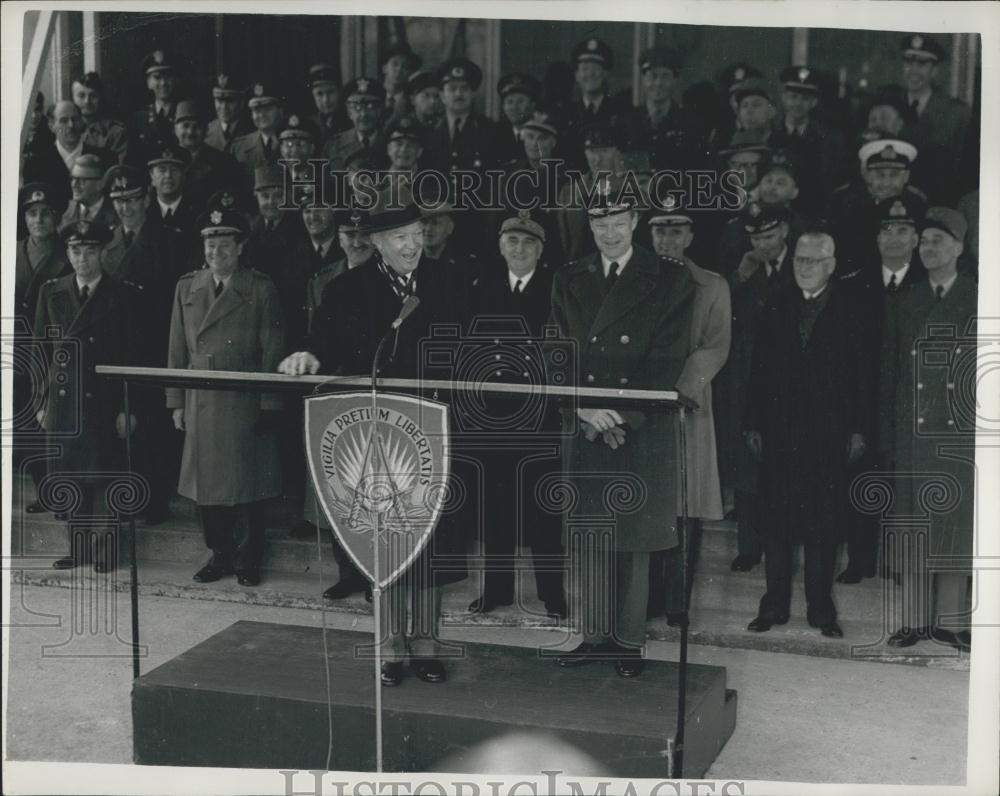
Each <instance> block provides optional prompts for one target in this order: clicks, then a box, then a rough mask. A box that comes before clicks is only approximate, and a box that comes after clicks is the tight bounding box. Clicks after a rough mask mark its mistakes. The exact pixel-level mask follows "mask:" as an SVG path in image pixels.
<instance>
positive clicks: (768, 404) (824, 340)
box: [744, 233, 874, 638]
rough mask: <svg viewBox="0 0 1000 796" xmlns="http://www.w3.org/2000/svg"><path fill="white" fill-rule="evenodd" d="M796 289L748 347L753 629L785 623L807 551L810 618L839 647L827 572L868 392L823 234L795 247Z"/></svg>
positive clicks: (842, 520)
mask: <svg viewBox="0 0 1000 796" xmlns="http://www.w3.org/2000/svg"><path fill="white" fill-rule="evenodd" d="M792 264H793V268H794V272H795V285H794V286H790V287H789V288H787V289H785V290H782V291H781V292H780V293H778V294H777V295H775V296H774V297H773V298H772V299H771V301H769V302H768V304H767V306H766V307H765V308H764V312H763V315H762V316H761V320H760V326H759V327H758V330H757V337H756V340H755V342H754V349H753V351H754V364H753V369H752V371H751V376H750V394H749V397H748V405H747V416H746V421H745V425H744V428H745V429H746V435H745V436H746V441H747V444H748V445H749V447H750V449H751V451H752V452H753V454H754V456H755V458H757V459H758V461H760V463H761V470H760V491H761V515H762V522H761V530H762V532H763V536H764V564H765V570H766V575H767V592H766V593H765V594H764V596H763V597H762V598H761V601H760V609H759V612H758V615H757V617H756V618H755V619H754V620H753V621H752V622H751V623H750V625H749V628H748V629H749V630H751V631H754V632H764V631H766V630H770V629H771V626H772V625H781V624H785V623H786V622H787V621H788V617H789V609H790V603H791V598H792V557H793V553H794V550H795V547H796V545H798V544H803V545H804V546H805V589H806V603H807V606H808V608H807V619H808V621H809V624H810V625H811V626H812V627H818V628H820V630H821V632H822V634H823V635H824V636H828V637H830V638H841V637H842V636H843V632H842V631H841V629H840V625H838V624H837V611H836V608H835V606H834V604H833V597H832V596H831V590H832V588H833V568H834V565H835V563H836V552H837V545H838V543H840V542H842V541H844V533H845V527H846V524H847V508H848V505H849V504H848V499H849V495H848V489H849V485H850V479H849V477H848V474H849V471H850V470H849V468H850V465H851V464H854V463H855V462H857V461H858V460H859V459H860V458H861V456H862V455H863V453H864V450H865V445H866V444H867V442H866V441H867V440H870V439H871V435H872V431H871V429H872V426H873V425H874V413H873V412H872V411H871V410H870V406H871V401H870V399H869V394H870V391H871V389H872V387H871V379H870V377H869V370H868V367H867V360H866V358H865V354H864V348H863V346H862V345H861V343H862V341H863V337H862V333H861V325H860V322H859V320H858V318H857V314H856V312H855V311H854V305H853V302H852V301H851V298H850V296H849V294H848V292H847V291H846V290H844V289H843V287H842V286H840V285H838V284H836V283H835V282H833V281H831V280H830V277H831V275H832V274H833V272H834V269H835V267H836V264H837V261H836V257H835V256H834V243H833V239H832V238H831V237H830V236H829V235H826V234H824V233H807V234H804V235H802V236H801V237H800V238H799V241H798V243H797V244H796V247H795V257H794V259H793V260H792Z"/></svg>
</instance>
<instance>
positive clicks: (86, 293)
mask: <svg viewBox="0 0 1000 796" xmlns="http://www.w3.org/2000/svg"><path fill="white" fill-rule="evenodd" d="M88 298H90V287H89V286H88V285H84V286H83V287H81V288H80V303H81V304H85V303H86V301H87V299H88Z"/></svg>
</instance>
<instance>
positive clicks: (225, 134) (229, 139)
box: [205, 73, 253, 152]
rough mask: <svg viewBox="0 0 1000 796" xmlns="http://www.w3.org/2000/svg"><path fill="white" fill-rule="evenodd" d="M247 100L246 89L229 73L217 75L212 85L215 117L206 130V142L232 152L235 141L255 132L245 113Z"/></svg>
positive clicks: (223, 150) (220, 149)
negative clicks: (233, 79) (235, 81)
mask: <svg viewBox="0 0 1000 796" xmlns="http://www.w3.org/2000/svg"><path fill="white" fill-rule="evenodd" d="M245 101H246V89H244V88H242V87H240V86H237V85H235V84H234V83H233V81H232V79H231V78H230V77H229V75H227V74H224V73H220V74H218V75H216V77H215V85H214V86H212V102H213V104H214V105H215V118H214V119H212V121H210V122H209V123H208V129H207V130H206V131H205V143H206V144H208V145H209V146H210V147H214V148H215V149H218V150H219V151H220V152H230V150H231V149H232V146H233V141H235V140H236V139H237V138H239V137H240V136H244V135H248V134H250V133H252V132H253V128H252V127H251V126H250V122H249V120H248V119H247V118H246V115H245V114H244V108H243V105H244V102H245Z"/></svg>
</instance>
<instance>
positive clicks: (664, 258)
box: [658, 254, 687, 268]
mask: <svg viewBox="0 0 1000 796" xmlns="http://www.w3.org/2000/svg"><path fill="white" fill-rule="evenodd" d="M658 257H659V258H660V265H671V266H674V267H676V266H678V265H679V266H680V267H681V268H687V265H685V263H684V261H683V260H678V259H677V258H676V257H671V256H670V255H669V254H660V255H658Z"/></svg>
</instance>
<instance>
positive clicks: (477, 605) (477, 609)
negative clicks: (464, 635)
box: [469, 597, 514, 614]
mask: <svg viewBox="0 0 1000 796" xmlns="http://www.w3.org/2000/svg"><path fill="white" fill-rule="evenodd" d="M513 604H514V601H513V600H508V601H507V602H504V601H503V600H494V599H492V598H488V597H478V598H476V599H475V600H473V601H472V602H471V603H469V613H470V614H488V613H489V612H490V611H492V610H494V609H496V608H500V607H501V606H506V605H513Z"/></svg>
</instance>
